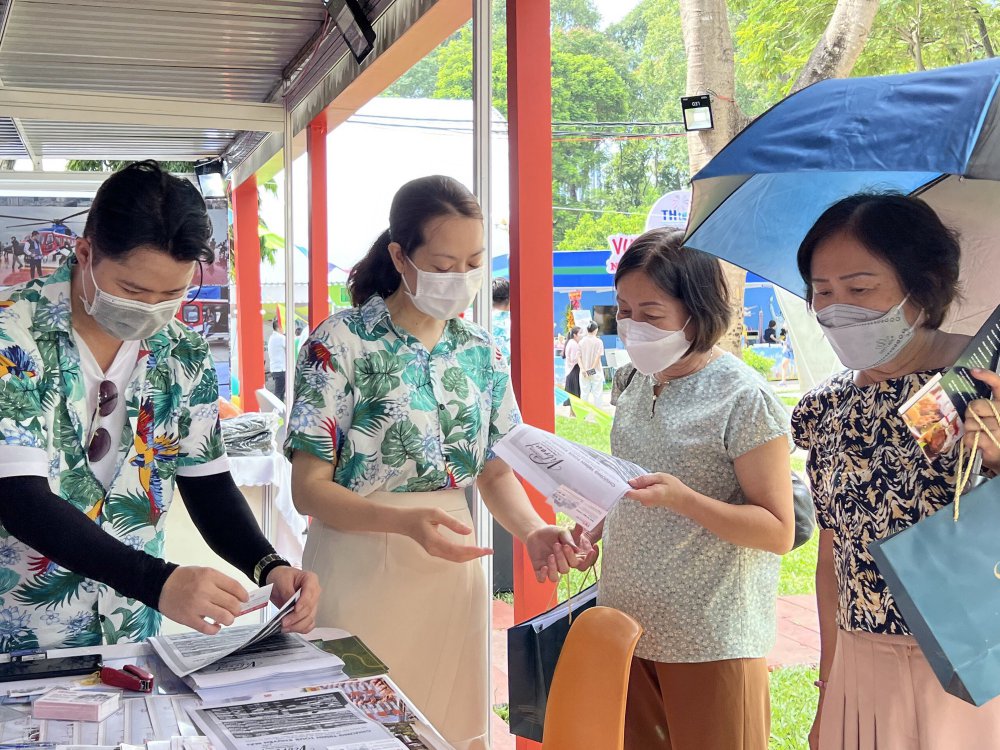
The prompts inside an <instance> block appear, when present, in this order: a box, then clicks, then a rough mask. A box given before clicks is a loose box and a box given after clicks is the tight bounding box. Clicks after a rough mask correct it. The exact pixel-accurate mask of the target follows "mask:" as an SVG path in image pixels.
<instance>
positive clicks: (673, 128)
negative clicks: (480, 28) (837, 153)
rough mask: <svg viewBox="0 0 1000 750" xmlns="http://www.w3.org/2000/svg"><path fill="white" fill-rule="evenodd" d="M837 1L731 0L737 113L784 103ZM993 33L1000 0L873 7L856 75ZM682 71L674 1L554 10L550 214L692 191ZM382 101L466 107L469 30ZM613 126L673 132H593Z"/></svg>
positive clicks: (500, 54)
mask: <svg viewBox="0 0 1000 750" xmlns="http://www.w3.org/2000/svg"><path fill="white" fill-rule="evenodd" d="M835 5H836V0H774V1H773V2H766V1H765V0H728V10H729V20H730V26H731V28H732V30H733V36H734V45H735V54H736V96H737V101H738V103H739V105H740V107H741V109H742V110H743V111H744V112H745V113H747V114H748V115H751V116H756V115H759V114H760V113H762V112H764V111H765V110H766V109H768V108H769V107H771V106H772V105H773V104H775V103H776V102H777V101H778V100H779V99H780V98H781V97H783V96H784V95H786V94H787V93H788V91H789V90H790V88H791V86H792V85H793V84H794V82H795V80H796V77H797V76H798V74H799V72H800V71H801V70H802V67H803V65H804V64H805V63H806V61H807V60H808V59H809V56H810V54H811V53H812V51H813V49H814V47H815V45H816V42H817V41H818V40H819V38H820V36H821V34H822V33H823V31H824V29H825V28H826V25H827V23H828V22H829V20H830V16H831V14H832V12H833V9H834V7H835ZM504 13H505V2H504V0H493V16H492V21H493V39H492V44H491V47H492V53H493V69H492V80H493V88H494V91H493V104H494V106H495V107H496V109H497V110H498V111H499V112H501V113H502V114H504V115H506V112H507V101H506V99H507V80H506V66H507V57H506V55H507V50H506V25H505V17H504ZM998 29H1000V3H997V2H996V0H920V2H919V3H914V2H912V0H881V7H880V10H879V13H878V15H877V17H876V19H875V23H874V26H873V29H872V33H871V37H870V39H869V41H868V43H867V46H866V48H865V50H864V51H863V52H862V54H861V56H860V58H859V59H858V61H857V64H856V65H855V68H854V70H853V73H852V74H853V75H855V76H860V75H879V74H887V73H899V72H907V71H912V70H917V69H919V68H920V67H921V66H923V67H926V68H934V67H940V66H943V65H950V64H955V63H959V62H965V61H968V60H974V59H980V58H982V57H985V56H987V55H988V54H989V50H990V49H992V50H993V51H994V52H995V51H996V50H997V49H998V48H1000V40H998V39H996V38H995V37H996V36H997V34H998V31H997V30H998ZM983 30H985V32H986V36H985V38H984V34H983ZM991 34H992V35H993V36H992V37H991V36H990V35H991ZM686 69H687V55H686V51H685V48H684V41H683V37H682V34H681V16H680V0H641V2H639V3H638V4H637V5H636V6H635V7H634V8H633V9H632V10H631V11H630V12H629V13H628V14H627V15H626V16H625V17H624V18H623V19H622V20H621V21H619V22H618V23H616V24H613V25H611V26H610V27H608V28H607V29H605V30H601V29H600V15H599V13H598V12H597V10H596V7H595V4H594V2H593V0H552V107H553V112H552V119H553V122H554V124H553V134H554V135H553V147H552V159H553V165H552V166H553V196H554V203H555V205H556V206H560V207H569V208H584V209H598V210H604V211H620V212H625V213H626V214H627V213H629V212H636V213H639V214H642V215H643V216H644V215H645V213H646V212H647V211H648V209H649V207H650V205H651V204H652V203H653V201H654V200H655V199H656V198H657V197H659V196H660V195H662V194H663V193H665V192H668V191H670V190H676V189H679V188H682V187H685V186H686V185H687V183H688V180H689V178H690V175H689V173H688V154H687V138H686V137H685V135H684V133H683V130H682V128H681V127H680V125H679V123H678V121H679V120H680V116H681V113H680V105H679V99H680V97H681V96H684V95H685V94H686V93H687V90H686V89H687V81H686V72H687V71H686ZM386 93H387V94H388V95H391V96H406V97H432V98H449V99H450V98H462V99H468V98H470V97H471V96H472V30H471V24H469V25H467V26H465V27H463V28H462V29H460V30H459V31H457V32H456V33H455V34H453V35H452V36H450V37H449V38H448V39H447V40H445V41H444V42H443V43H442V44H441V45H440V46H439V47H438V48H437V49H436V50H434V51H433V52H432V53H431V54H429V55H428V56H427V57H426V58H425V59H424V60H422V61H421V62H420V63H419V64H418V65H417V66H415V67H414V68H413V69H412V70H411V71H410V72H409V73H407V74H406V75H405V76H403V77H402V78H401V79H400V80H399V81H397V82H396V83H395V84H393V86H392V87H390V89H389V90H388V91H387V92H386ZM612 122H614V123H641V122H655V123H677V124H673V125H670V124H667V125H656V126H641V125H617V126H611V125H606V124H600V125H599V124H598V123H612ZM609 135H610V136H618V137H613V138H612V137H607V136H609ZM624 135H631V136H642V137H641V138H628V139H626V138H623V137H621V136H624ZM639 218H641V217H629V216H627V215H624V216H620V217H619V218H617V219H616V218H614V215H613V214H604V215H601V214H591V213H589V212H586V211H565V210H557V211H556V212H555V217H554V225H553V234H554V242H555V246H556V247H557V248H559V249H582V248H585V247H595V246H596V247H603V246H604V244H605V241H606V240H605V237H606V236H607V235H608V234H614V233H617V232H619V231H623V232H624V231H629V232H630V233H634V232H635V231H636V230H626V229H624V228H622V227H627V226H636V227H639V228H641V224H640V222H639ZM619 222H620V223H619ZM608 227H610V231H607V230H606V228H608Z"/></svg>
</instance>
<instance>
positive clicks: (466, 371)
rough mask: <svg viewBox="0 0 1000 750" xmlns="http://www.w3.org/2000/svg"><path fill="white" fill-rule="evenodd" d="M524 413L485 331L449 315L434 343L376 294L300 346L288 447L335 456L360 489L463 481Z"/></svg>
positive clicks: (344, 476) (348, 482) (346, 481)
mask: <svg viewBox="0 0 1000 750" xmlns="http://www.w3.org/2000/svg"><path fill="white" fill-rule="evenodd" d="M520 421H521V416H520V412H519V411H518V408H517V403H516V401H515V400H514V392H513V389H512V386H511V382H510V373H509V370H508V366H507V361H506V359H505V358H504V357H503V356H502V355H501V354H500V352H499V351H498V349H497V347H496V345H495V343H494V342H493V340H492V339H491V337H490V336H489V334H487V333H486V332H485V331H484V330H482V329H481V328H479V327H478V326H475V325H472V324H470V323H467V322H465V321H463V320H460V319H453V320H450V321H448V322H447V323H446V324H445V327H444V333H443V334H442V336H441V340H440V341H439V342H438V343H437V344H436V345H435V347H434V349H433V350H432V351H427V349H426V348H425V347H424V346H423V344H421V343H420V342H419V341H418V340H417V339H416V338H414V337H413V336H411V335H410V334H409V333H407V332H406V331H404V330H402V329H399V328H397V327H396V326H395V325H393V322H392V319H391V318H390V316H389V310H388V309H387V308H386V305H385V301H384V300H383V299H382V298H381V297H378V296H375V297H372V298H371V299H369V300H368V301H367V302H366V303H365V304H364V305H362V306H361V307H360V308H352V309H351V310H347V311H344V312H342V313H338V314H336V315H334V316H332V317H330V318H328V319H327V320H326V321H324V322H323V323H322V324H320V326H319V327H318V328H317V329H316V330H315V331H313V333H312V335H311V336H310V338H309V340H308V341H307V342H306V343H305V345H304V346H303V347H302V350H301V352H300V353H299V359H298V366H297V367H296V372H295V403H294V405H293V407H292V411H291V416H290V419H289V432H288V438H287V440H286V442H285V449H286V452H287V453H288V455H289V457H291V455H292V453H294V452H295V451H297V450H303V451H308V452H309V453H312V454H313V455H315V456H318V457H320V458H322V459H325V460H327V461H330V462H332V463H335V464H336V471H335V472H334V481H335V482H336V483H337V484H339V485H341V486H343V487H346V488H348V489H350V490H353V491H354V492H357V493H358V494H360V495H368V494H370V493H372V492H375V491H378V490H381V491H389V492H429V491H432V490H440V489H447V488H458V487H466V486H468V485H470V484H471V483H472V482H473V480H474V479H475V478H476V477H477V476H478V475H479V473H480V472H481V471H482V470H483V467H484V465H485V463H486V461H487V460H489V459H491V458H493V457H494V455H493V446H494V444H495V443H496V442H497V441H498V440H499V439H500V438H501V437H503V436H504V435H505V434H507V432H509V431H510V430H511V429H512V428H513V427H514V426H515V425H516V424H518V423H519V422H520Z"/></svg>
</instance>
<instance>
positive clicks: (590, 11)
mask: <svg viewBox="0 0 1000 750" xmlns="http://www.w3.org/2000/svg"><path fill="white" fill-rule="evenodd" d="M551 13H552V27H553V29H561V30H563V31H569V30H571V29H578V28H582V29H597V26H598V24H599V23H600V22H601V13H600V11H598V10H597V7H596V6H595V5H594V0H552V11H551Z"/></svg>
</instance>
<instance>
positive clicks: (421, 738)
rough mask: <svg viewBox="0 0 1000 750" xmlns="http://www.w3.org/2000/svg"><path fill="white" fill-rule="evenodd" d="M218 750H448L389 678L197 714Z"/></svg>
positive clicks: (211, 707)
mask: <svg viewBox="0 0 1000 750" xmlns="http://www.w3.org/2000/svg"><path fill="white" fill-rule="evenodd" d="M191 718H192V719H193V720H194V723H195V725H197V727H198V728H199V729H200V730H201V731H202V732H204V733H205V735H206V736H207V737H208V739H209V741H210V742H211V745H212V747H213V748H215V750H272V749H273V748H297V749H298V750H446V748H450V747H451V745H449V744H448V743H447V742H445V740H444V739H443V738H442V737H441V735H439V734H438V733H437V732H436V731H434V730H433V729H432V728H431V727H430V725H429V724H428V723H427V721H426V719H424V717H423V716H422V715H421V714H420V713H419V712H418V711H417V710H416V708H415V707H414V706H412V705H411V704H410V703H408V702H407V701H406V700H404V699H403V697H402V696H401V695H400V693H399V691H398V689H397V688H396V686H395V685H394V684H393V683H392V681H391V680H390V679H389V678H388V677H375V678H369V679H365V680H351V681H348V682H343V683H340V684H337V685H327V686H322V687H312V688H305V689H299V690H290V691H287V692H280V693H276V694H270V695H260V696H257V697H256V698H253V699H251V700H240V701H226V702H223V703H219V704H211V705H203V706H200V707H197V708H193V709H192V710H191Z"/></svg>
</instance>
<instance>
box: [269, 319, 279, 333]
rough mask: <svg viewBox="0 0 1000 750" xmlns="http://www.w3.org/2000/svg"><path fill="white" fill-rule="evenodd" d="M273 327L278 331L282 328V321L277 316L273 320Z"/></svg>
mask: <svg viewBox="0 0 1000 750" xmlns="http://www.w3.org/2000/svg"><path fill="white" fill-rule="evenodd" d="M271 328H272V329H273V330H275V331H277V330H278V329H279V328H281V321H280V320H278V319H277V318H275V319H274V320H272V321H271Z"/></svg>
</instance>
